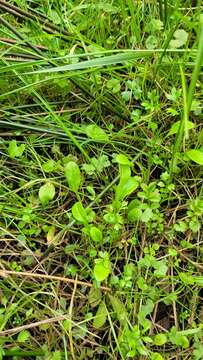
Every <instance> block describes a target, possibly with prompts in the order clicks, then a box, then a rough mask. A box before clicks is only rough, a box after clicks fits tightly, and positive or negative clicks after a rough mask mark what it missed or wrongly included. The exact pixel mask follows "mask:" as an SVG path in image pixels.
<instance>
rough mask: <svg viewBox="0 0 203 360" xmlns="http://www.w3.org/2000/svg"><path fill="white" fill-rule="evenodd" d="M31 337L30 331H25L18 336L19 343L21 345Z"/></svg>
mask: <svg viewBox="0 0 203 360" xmlns="http://www.w3.org/2000/svg"><path fill="white" fill-rule="evenodd" d="M29 337H30V333H29V331H28V330H23V331H21V332H20V333H19V334H18V337H17V341H18V342H20V343H24V342H26V341H27V340H28V339H29Z"/></svg>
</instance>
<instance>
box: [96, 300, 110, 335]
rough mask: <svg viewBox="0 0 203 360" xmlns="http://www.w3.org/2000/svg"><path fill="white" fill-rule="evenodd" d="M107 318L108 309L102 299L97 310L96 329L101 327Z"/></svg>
mask: <svg viewBox="0 0 203 360" xmlns="http://www.w3.org/2000/svg"><path fill="white" fill-rule="evenodd" d="M106 318H107V311H106V305H105V304H104V302H103V301H102V302H101V303H100V305H99V307H98V310H97V312H96V315H95V318H94V321H93V326H94V328H95V329H100V328H101V327H102V326H103V325H104V324H105V322H106Z"/></svg>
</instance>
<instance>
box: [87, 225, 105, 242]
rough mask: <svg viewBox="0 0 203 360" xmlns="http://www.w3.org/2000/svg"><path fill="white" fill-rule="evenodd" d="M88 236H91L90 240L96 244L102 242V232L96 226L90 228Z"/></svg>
mask: <svg viewBox="0 0 203 360" xmlns="http://www.w3.org/2000/svg"><path fill="white" fill-rule="evenodd" d="M90 236H91V239H92V240H93V241H95V242H97V243H101V242H102V240H103V234H102V231H101V230H100V229H98V228H97V227H96V226H91V228H90Z"/></svg>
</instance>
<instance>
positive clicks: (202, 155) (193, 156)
mask: <svg viewBox="0 0 203 360" xmlns="http://www.w3.org/2000/svg"><path fill="white" fill-rule="evenodd" d="M186 155H187V156H188V157H189V159H190V160H192V161H194V162H195V163H196V164H199V165H203V151H200V150H195V149H193V150H189V151H187V152H186Z"/></svg>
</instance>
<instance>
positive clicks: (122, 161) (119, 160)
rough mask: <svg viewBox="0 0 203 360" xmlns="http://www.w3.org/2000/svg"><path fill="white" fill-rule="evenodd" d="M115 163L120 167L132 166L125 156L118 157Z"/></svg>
mask: <svg viewBox="0 0 203 360" xmlns="http://www.w3.org/2000/svg"><path fill="white" fill-rule="evenodd" d="M115 161H116V162H117V163H118V164H120V165H131V162H130V160H129V159H128V158H127V156H126V155H123V154H118V155H116V158H115Z"/></svg>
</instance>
